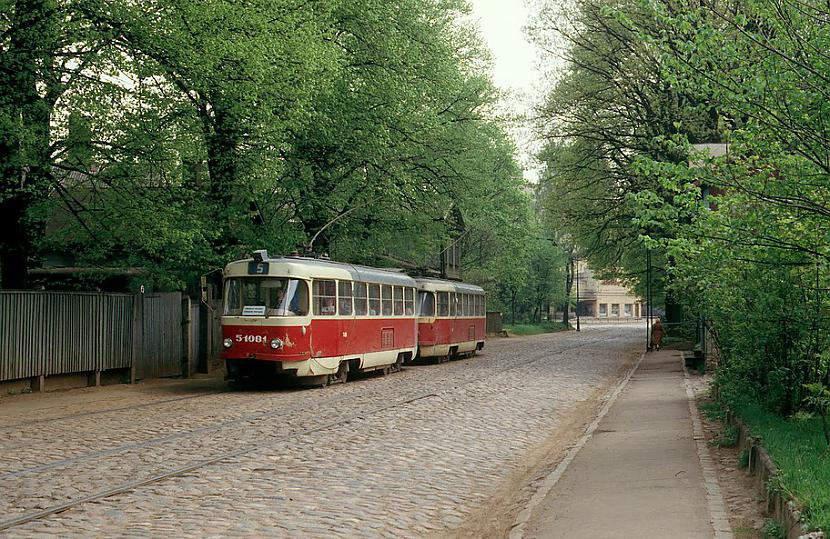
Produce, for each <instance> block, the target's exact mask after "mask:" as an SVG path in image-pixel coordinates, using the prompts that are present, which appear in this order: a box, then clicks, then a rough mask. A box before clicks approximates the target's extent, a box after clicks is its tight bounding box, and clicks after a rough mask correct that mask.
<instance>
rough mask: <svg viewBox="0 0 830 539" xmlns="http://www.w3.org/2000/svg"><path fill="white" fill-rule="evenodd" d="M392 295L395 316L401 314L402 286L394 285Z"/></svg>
mask: <svg viewBox="0 0 830 539" xmlns="http://www.w3.org/2000/svg"><path fill="white" fill-rule="evenodd" d="M392 295H393V297H394V299H395V316H403V288H401V287H400V286H396V287H394V289H393V291H392Z"/></svg>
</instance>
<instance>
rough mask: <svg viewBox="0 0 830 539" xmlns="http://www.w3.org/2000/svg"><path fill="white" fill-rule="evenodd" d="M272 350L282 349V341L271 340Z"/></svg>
mask: <svg viewBox="0 0 830 539" xmlns="http://www.w3.org/2000/svg"><path fill="white" fill-rule="evenodd" d="M271 348H273V349H274V350H279V349H280V348H282V341H281V340H279V339H271Z"/></svg>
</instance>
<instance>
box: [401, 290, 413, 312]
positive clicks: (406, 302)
mask: <svg viewBox="0 0 830 539" xmlns="http://www.w3.org/2000/svg"><path fill="white" fill-rule="evenodd" d="M403 309H404V311H403V314H405V315H406V316H412V315H413V314H415V289H414V288H404V289H403Z"/></svg>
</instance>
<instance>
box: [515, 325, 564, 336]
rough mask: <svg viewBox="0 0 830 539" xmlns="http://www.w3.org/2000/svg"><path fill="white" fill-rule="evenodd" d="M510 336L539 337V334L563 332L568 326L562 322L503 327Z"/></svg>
mask: <svg viewBox="0 0 830 539" xmlns="http://www.w3.org/2000/svg"><path fill="white" fill-rule="evenodd" d="M504 329H506V330H507V333H508V334H510V335H539V334H541V333H555V332H557V331H565V330H567V329H568V326H566V325H565V324H563V323H562V322H541V323H538V324H514V325H510V326H504Z"/></svg>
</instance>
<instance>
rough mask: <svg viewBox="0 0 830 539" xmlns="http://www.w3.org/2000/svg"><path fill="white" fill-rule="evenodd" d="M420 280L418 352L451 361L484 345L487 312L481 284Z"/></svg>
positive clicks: (422, 355)
mask: <svg viewBox="0 0 830 539" xmlns="http://www.w3.org/2000/svg"><path fill="white" fill-rule="evenodd" d="M415 281H416V282H417V283H418V307H419V308H418V355H419V356H420V357H422V358H433V359H437V360H438V361H441V362H443V361H447V360H449V359H451V358H453V357H462V356H472V355H475V353H476V352H477V351H478V350H481V349H482V348H484V335H485V331H486V313H485V302H484V300H485V297H484V289H482V288H481V287H479V286H475V285H471V284H465V283H458V282H453V281H444V280H440V279H416V280H415Z"/></svg>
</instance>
